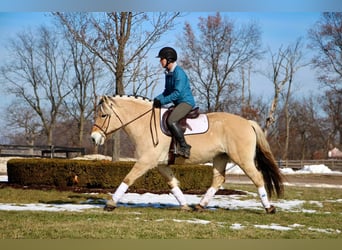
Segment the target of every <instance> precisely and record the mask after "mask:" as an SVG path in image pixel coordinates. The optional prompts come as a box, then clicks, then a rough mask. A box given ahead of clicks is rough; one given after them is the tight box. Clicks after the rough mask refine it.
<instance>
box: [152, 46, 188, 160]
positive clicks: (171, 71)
mask: <svg viewBox="0 0 342 250" xmlns="http://www.w3.org/2000/svg"><path fill="white" fill-rule="evenodd" d="M157 58H160V64H161V66H162V67H163V68H165V89H164V91H163V93H161V94H160V95H158V96H157V97H156V98H154V100H153V106H154V107H155V108H160V107H161V106H162V105H165V104H169V103H173V104H174V105H175V108H174V110H173V111H172V112H171V114H170V116H169V118H168V120H167V125H168V128H169V130H170V132H171V133H172V135H173V136H174V137H175V139H176V140H177V142H178V144H179V146H180V148H179V150H178V154H179V155H181V156H183V157H184V158H189V156H190V149H191V146H190V145H188V144H187V143H186V141H185V138H184V134H183V131H182V129H181V127H180V126H179V120H180V119H182V118H183V117H185V116H186V115H187V114H188V113H189V112H190V111H191V110H192V109H193V108H194V107H195V100H194V97H193V95H192V92H191V87H190V83H189V79H188V77H187V75H186V73H185V72H184V70H183V69H182V68H181V67H180V66H178V65H177V63H176V61H177V52H176V51H175V50H174V49H173V48H171V47H164V48H162V49H161V50H160V51H159V54H158V56H157Z"/></svg>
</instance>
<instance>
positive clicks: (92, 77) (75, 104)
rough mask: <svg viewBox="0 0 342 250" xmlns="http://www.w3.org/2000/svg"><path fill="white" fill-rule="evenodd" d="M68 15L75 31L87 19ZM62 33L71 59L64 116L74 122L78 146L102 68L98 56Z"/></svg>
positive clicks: (91, 111) (81, 139)
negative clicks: (68, 93) (65, 113)
mask: <svg viewBox="0 0 342 250" xmlns="http://www.w3.org/2000/svg"><path fill="white" fill-rule="evenodd" d="M72 17H73V19H71V20H70V26H72V27H74V29H75V30H79V29H80V27H81V26H82V25H83V24H84V23H85V21H86V20H87V15H86V14H85V13H80V14H79V15H75V16H72ZM57 27H58V28H62V30H63V28H64V26H61V25H60V23H58V24H57ZM63 36H64V38H65V41H66V43H65V46H66V48H67V51H70V58H71V61H72V62H71V65H72V67H70V68H71V70H70V82H69V86H68V87H69V89H70V92H71V93H70V95H69V96H68V98H66V99H65V102H64V103H65V108H66V111H67V113H68V116H69V117H72V118H73V120H74V121H76V122H77V128H78V140H77V141H78V142H77V144H78V145H79V146H82V143H83V137H84V127H85V123H86V121H87V119H89V118H90V117H91V115H92V114H95V107H96V105H97V101H98V100H97V99H98V98H97V93H98V92H100V91H101V89H100V86H98V85H99V84H98V81H99V80H100V79H101V74H102V69H101V65H100V64H99V60H98V57H97V56H96V55H94V54H93V53H90V51H89V50H88V49H87V48H86V47H85V46H84V45H83V44H82V43H80V42H78V41H77V40H76V39H75V38H74V36H73V35H72V34H71V33H70V31H69V30H68V29H64V32H63ZM91 118H93V117H91ZM69 119H70V118H69Z"/></svg>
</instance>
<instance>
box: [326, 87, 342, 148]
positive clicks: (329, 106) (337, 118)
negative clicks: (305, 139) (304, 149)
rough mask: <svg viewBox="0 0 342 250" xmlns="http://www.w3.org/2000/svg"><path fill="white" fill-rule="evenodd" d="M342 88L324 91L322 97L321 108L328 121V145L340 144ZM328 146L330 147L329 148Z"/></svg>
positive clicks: (341, 140) (341, 132) (341, 144)
mask: <svg viewBox="0 0 342 250" xmlns="http://www.w3.org/2000/svg"><path fill="white" fill-rule="evenodd" d="M341 96H342V90H340V91H333V90H331V91H326V92H325V95H324V96H323V98H322V105H323V109H324V111H325V112H326V114H327V118H326V119H327V121H328V122H329V124H330V125H329V133H328V145H327V146H328V147H331V148H332V147H333V146H338V147H340V146H342V98H341ZM331 148H330V149H331Z"/></svg>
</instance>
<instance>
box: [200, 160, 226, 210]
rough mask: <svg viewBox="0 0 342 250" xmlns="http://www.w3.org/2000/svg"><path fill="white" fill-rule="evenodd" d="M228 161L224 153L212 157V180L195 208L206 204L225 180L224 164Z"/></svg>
mask: <svg viewBox="0 0 342 250" xmlns="http://www.w3.org/2000/svg"><path fill="white" fill-rule="evenodd" d="M227 162H228V156H227V155H226V154H221V155H218V156H216V157H215V158H214V161H213V182H212V184H211V186H210V188H209V189H208V190H207V192H206V193H205V195H204V196H203V198H202V199H201V201H200V203H199V205H198V206H196V209H197V210H199V209H201V208H204V207H206V206H207V205H208V203H209V202H210V200H211V199H212V198H213V197H214V195H215V193H216V192H217V190H218V189H219V188H220V187H221V185H222V184H223V183H224V181H225V174H226V164H227Z"/></svg>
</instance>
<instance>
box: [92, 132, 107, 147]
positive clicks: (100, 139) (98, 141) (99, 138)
mask: <svg viewBox="0 0 342 250" xmlns="http://www.w3.org/2000/svg"><path fill="white" fill-rule="evenodd" d="M91 138H92V140H93V142H94V143H95V145H103V143H104V141H105V137H104V136H103V134H102V133H100V132H98V131H94V132H92V133H91Z"/></svg>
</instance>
